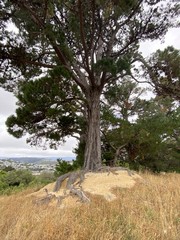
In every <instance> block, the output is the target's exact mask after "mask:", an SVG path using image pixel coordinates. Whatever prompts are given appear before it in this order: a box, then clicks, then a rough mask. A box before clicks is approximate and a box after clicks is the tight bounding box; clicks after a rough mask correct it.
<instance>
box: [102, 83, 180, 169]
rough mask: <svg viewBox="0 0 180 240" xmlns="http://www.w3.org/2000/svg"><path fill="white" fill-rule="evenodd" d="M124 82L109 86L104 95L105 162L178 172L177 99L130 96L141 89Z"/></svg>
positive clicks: (179, 110) (179, 112)
mask: <svg viewBox="0 0 180 240" xmlns="http://www.w3.org/2000/svg"><path fill="white" fill-rule="evenodd" d="M127 83H128V82H124V84H122V85H121V84H118V85H116V86H112V87H110V88H109V89H108V91H107V92H106V95H105V96H106V101H107V103H106V105H104V109H103V115H102V123H103V124H102V126H104V129H103V139H102V140H103V159H105V161H106V163H107V164H108V165H111V164H118V165H119V164H120V165H124V164H126V163H128V165H129V166H130V167H131V168H134V169H142V168H147V169H151V170H153V171H179V169H180V161H179V159H180V152H179V142H180V138H179V136H180V108H179V106H178V105H177V102H174V101H173V100H172V99H171V98H170V97H169V98H168V97H166V98H160V97H156V98H155V99H151V100H149V101H147V100H141V99H139V98H137V97H135V96H134V97H132V96H133V95H134V94H138V95H139V96H140V93H141V89H140V88H137V87H136V84H133V83H132V82H129V84H127ZM118 93H121V94H119V95H118ZM114 106H116V107H115V108H114ZM104 110H105V111H104ZM133 116H134V117H135V119H134V121H132V120H131V117H133Z"/></svg>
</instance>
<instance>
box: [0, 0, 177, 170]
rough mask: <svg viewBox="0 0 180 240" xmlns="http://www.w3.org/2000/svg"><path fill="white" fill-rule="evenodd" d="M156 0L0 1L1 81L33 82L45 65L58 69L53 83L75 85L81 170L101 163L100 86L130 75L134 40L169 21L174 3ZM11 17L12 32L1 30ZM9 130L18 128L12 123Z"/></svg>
mask: <svg viewBox="0 0 180 240" xmlns="http://www.w3.org/2000/svg"><path fill="white" fill-rule="evenodd" d="M161 2H162V3H164V1H161V0H153V1H148V0H145V1H143V0H129V1H127V0H122V1H113V0H110V1H109V0H108V1H107V0H92V1H87V0H84V1H81V0H77V1H71V0H69V1H66V0H54V1H51V0H48V1H47V0H43V1H42V0H41V1H40V0H33V1H26V0H25V1H22V0H17V1H14V0H9V1H8V0H5V1H0V5H1V15H2V17H1V22H0V25H1V26H2V28H1V36H2V37H1V42H0V47H1V50H0V59H1V68H3V69H5V71H3V72H2V76H1V82H2V85H3V86H4V87H5V88H6V89H8V90H9V91H12V90H13V89H14V87H17V86H18V84H19V83H20V82H24V81H26V82H27V81H30V80H33V81H36V78H37V76H39V75H40V74H41V73H42V74H45V75H46V76H48V77H50V78H51V79H52V77H51V74H50V72H51V70H53V71H54V70H55V69H57V68H58V69H60V71H59V72H58V74H57V80H58V81H59V82H61V83H63V82H64V81H65V80H66V79H68V82H69V84H70V85H71V84H72V85H76V86H77V89H78V90H79V91H80V92H81V95H83V97H84V99H85V104H86V109H87V114H86V118H87V130H86V132H87V139H86V147H85V154H84V168H85V169H86V170H94V169H96V168H99V167H100V166H101V141H100V97H101V94H102V91H103V90H105V87H106V86H107V85H108V84H110V83H111V82H115V81H116V80H117V79H119V78H121V77H122V76H125V75H128V74H131V73H130V66H131V64H132V63H133V62H135V60H136V56H137V52H138V43H139V42H140V41H143V40H146V39H151V40H153V39H157V38H159V37H161V36H163V35H164V34H165V33H166V31H167V30H168V28H169V27H171V26H175V24H174V23H175V19H176V16H178V11H179V10H178V4H175V3H173V4H171V3H166V1H165V4H164V5H163V4H162V5H161V4H160V3H161ZM11 22H12V23H13V24H15V25H16V27H17V29H18V32H17V33H10V32H8V31H7V29H6V26H7V24H8V23H11ZM72 85H71V86H72ZM57 86H58V85H57ZM23 117H24V116H23ZM31 117H32V116H31ZM45 128H48V127H47V126H45ZM13 131H16V132H18V127H17V129H13ZM26 131H27V132H28V127H27V128H26ZM53 131H54V130H53ZM33 133H35V132H33ZM30 134H31V131H30ZM55 135H56V131H55ZM57 140H58V139H57Z"/></svg>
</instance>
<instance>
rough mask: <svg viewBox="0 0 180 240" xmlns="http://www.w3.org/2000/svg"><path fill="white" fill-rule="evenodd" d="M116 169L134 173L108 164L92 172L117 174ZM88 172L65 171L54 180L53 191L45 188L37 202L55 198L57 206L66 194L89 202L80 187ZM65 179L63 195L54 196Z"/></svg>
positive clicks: (45, 201) (45, 202)
mask: <svg viewBox="0 0 180 240" xmlns="http://www.w3.org/2000/svg"><path fill="white" fill-rule="evenodd" d="M117 171H127V173H128V175H129V176H132V175H134V173H133V172H132V171H130V170H129V169H128V168H124V167H108V166H102V167H100V168H98V169H96V170H95V171H93V172H94V173H99V172H107V173H108V175H109V174H110V173H112V174H115V175H118V173H117ZM86 173H88V171H85V170H81V171H76V172H69V173H66V174H64V175H62V176H60V177H58V179H57V180H56V184H55V186H54V189H53V192H54V193H48V190H47V189H45V192H46V196H45V197H42V198H40V199H37V200H36V203H37V204H49V202H50V201H51V200H53V199H56V200H57V205H58V206H59V205H60V204H61V203H62V200H63V199H64V198H66V197H67V196H69V195H71V196H77V197H78V200H79V201H81V202H83V203H89V202H90V199H89V198H88V197H87V196H86V194H85V192H84V191H83V189H82V186H81V183H82V182H83V181H84V179H85V174H86ZM65 180H66V185H65V188H64V195H63V196H56V194H55V192H57V191H59V190H60V188H61V186H62V183H64V181H65Z"/></svg>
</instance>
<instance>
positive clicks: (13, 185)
mask: <svg viewBox="0 0 180 240" xmlns="http://www.w3.org/2000/svg"><path fill="white" fill-rule="evenodd" d="M54 180H55V177H54V174H53V173H49V172H42V173H41V174H40V175H39V176H34V175H32V173H31V172H30V171H29V170H16V169H14V168H11V167H5V168H4V169H0V195H10V194H13V193H15V192H20V191H22V190H25V189H26V188H28V187H30V186H31V187H32V186H36V187H42V186H44V185H46V184H48V183H50V182H53V181H54Z"/></svg>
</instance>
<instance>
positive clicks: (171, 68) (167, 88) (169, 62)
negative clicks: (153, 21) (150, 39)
mask: <svg viewBox="0 0 180 240" xmlns="http://www.w3.org/2000/svg"><path fill="white" fill-rule="evenodd" d="M179 66H180V51H179V50H178V49H175V48H174V47H172V46H169V47H167V48H166V49H164V50H157V51H156V52H155V53H154V54H153V55H152V57H151V58H150V59H149V68H148V69H147V72H148V74H149V75H150V78H151V81H152V82H153V84H154V86H155V90H156V93H157V94H158V95H159V96H171V98H173V99H176V100H180V91H179V89H180V67H179Z"/></svg>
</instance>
